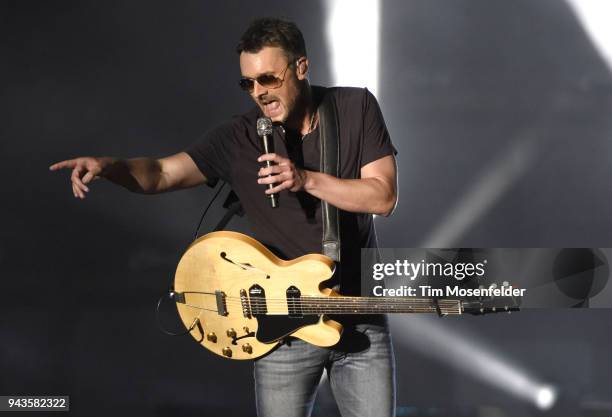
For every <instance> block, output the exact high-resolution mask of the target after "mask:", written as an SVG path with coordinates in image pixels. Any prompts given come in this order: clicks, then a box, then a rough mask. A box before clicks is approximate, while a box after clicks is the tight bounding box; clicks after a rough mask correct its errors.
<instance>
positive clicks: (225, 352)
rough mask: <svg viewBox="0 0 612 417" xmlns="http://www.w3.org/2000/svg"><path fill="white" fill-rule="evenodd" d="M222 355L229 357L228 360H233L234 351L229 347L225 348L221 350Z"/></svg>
mask: <svg viewBox="0 0 612 417" xmlns="http://www.w3.org/2000/svg"><path fill="white" fill-rule="evenodd" d="M221 353H223V356H226V357H228V358H231V357H232V349H231V348H229V347H224V348H223V349H222V350H221Z"/></svg>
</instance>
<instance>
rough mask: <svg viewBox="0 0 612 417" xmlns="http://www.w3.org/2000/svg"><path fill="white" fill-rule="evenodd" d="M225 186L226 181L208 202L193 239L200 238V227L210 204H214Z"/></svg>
mask: <svg viewBox="0 0 612 417" xmlns="http://www.w3.org/2000/svg"><path fill="white" fill-rule="evenodd" d="M223 187H225V181H223V182H222V183H221V186H220V187H219V189H218V190H217V192H216V193H215V195H214V196H213V198H212V199H211V200H210V202H209V203H208V206H206V208H205V209H204V212H203V213H202V217H200V221H199V222H198V227H197V228H196V231H195V234H194V235H193V240H196V239H197V238H198V233H199V232H200V227H201V226H202V221H203V220H204V216H206V213H207V212H208V209H209V208H210V206H212V203H214V202H215V200H216V199H217V197H218V196H219V193H220V192H221V190H222V189H223Z"/></svg>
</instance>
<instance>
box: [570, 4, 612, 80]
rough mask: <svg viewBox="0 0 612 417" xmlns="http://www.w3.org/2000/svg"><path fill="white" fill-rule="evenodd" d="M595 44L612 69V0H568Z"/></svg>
mask: <svg viewBox="0 0 612 417" xmlns="http://www.w3.org/2000/svg"><path fill="white" fill-rule="evenodd" d="M568 3H569V5H570V6H571V7H572V9H573V10H574V13H576V16H577V17H578V19H579V20H580V22H581V23H582V27H583V29H584V30H585V32H586V33H587V34H588V35H589V37H590V38H591V41H592V42H593V45H595V48H596V49H597V51H598V52H599V54H600V55H601V57H602V58H603V59H604V60H605V61H606V63H607V64H608V68H609V69H610V70H612V26H611V25H610V16H612V2H609V1H601V0H568Z"/></svg>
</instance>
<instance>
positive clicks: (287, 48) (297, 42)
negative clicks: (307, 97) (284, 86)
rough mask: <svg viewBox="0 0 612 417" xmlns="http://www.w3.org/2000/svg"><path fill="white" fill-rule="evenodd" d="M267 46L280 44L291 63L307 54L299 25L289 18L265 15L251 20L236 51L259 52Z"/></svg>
mask: <svg viewBox="0 0 612 417" xmlns="http://www.w3.org/2000/svg"><path fill="white" fill-rule="evenodd" d="M265 46H278V47H280V48H281V49H282V50H283V51H284V52H285V54H286V55H287V60H288V61H289V63H291V62H294V61H297V60H298V59H299V58H300V57H303V56H306V43H305V42H304V37H303V36H302V32H301V31H300V29H299V28H298V27H297V25H296V24H295V23H293V22H291V21H289V20H285V19H279V18H275V17H263V18H259V19H255V20H254V21H252V22H251V24H250V25H249V27H248V28H247V30H246V31H245V32H244V33H243V34H242V37H241V38H240V42H239V43H238V46H236V52H238V54H240V53H242V52H249V53H257V52H259V51H261V49H262V48H263V47H265Z"/></svg>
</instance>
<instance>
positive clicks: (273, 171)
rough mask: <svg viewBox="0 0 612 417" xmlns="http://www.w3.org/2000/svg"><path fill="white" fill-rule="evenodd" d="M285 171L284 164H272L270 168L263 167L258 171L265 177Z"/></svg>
mask: <svg viewBox="0 0 612 417" xmlns="http://www.w3.org/2000/svg"><path fill="white" fill-rule="evenodd" d="M281 172H283V165H272V166H271V167H269V168H261V169H260V170H259V172H258V175H259V176H260V177H265V176H268V175H270V174H280V173H281Z"/></svg>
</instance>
